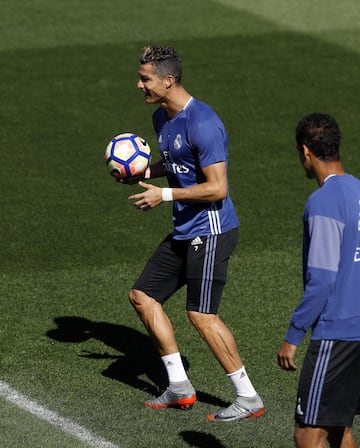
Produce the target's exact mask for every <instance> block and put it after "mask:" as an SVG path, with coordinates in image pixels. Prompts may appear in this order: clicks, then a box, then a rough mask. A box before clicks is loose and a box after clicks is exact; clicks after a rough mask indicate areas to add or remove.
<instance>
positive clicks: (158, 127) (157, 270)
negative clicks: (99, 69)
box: [119, 46, 264, 422]
mask: <svg viewBox="0 0 360 448" xmlns="http://www.w3.org/2000/svg"><path fill="white" fill-rule="evenodd" d="M138 75H139V81H138V84H137V87H138V88H139V89H140V90H141V92H142V93H143V95H144V99H145V102H146V103H147V104H157V105H159V107H158V108H157V109H156V110H155V112H154V114H153V125H154V129H155V132H156V135H157V139H158V143H159V147H160V153H161V160H160V161H159V162H157V163H155V164H153V165H151V166H150V168H149V169H148V170H147V171H146V173H145V176H144V179H150V178H155V177H160V176H166V177H167V180H168V184H169V188H160V187H158V186H155V185H153V184H151V183H147V182H142V181H139V183H138V185H140V187H142V188H143V191H142V192H141V193H137V194H133V195H132V196H130V197H129V199H130V200H132V201H134V202H133V205H134V206H135V207H136V208H138V209H140V210H150V209H153V208H155V207H157V206H158V205H160V204H161V203H162V202H164V201H165V202H166V201H172V203H173V225H174V229H173V232H172V233H171V234H170V235H168V236H167V237H166V238H165V239H164V240H163V241H162V243H161V244H160V245H159V247H158V248H157V249H156V251H155V252H154V254H153V255H152V257H151V258H150V260H149V261H148V262H147V264H146V266H145V268H144V270H143V272H142V274H141V275H140V277H139V278H138V280H137V281H136V282H135V284H134V286H133V288H132V289H131V290H130V293H129V299H130V302H131V304H132V305H133V307H134V308H135V310H136V312H137V313H138V315H139V317H140V319H141V320H142V322H143V323H144V325H145V327H146V329H147V331H148V333H149V335H150V336H151V338H152V340H153V342H154V344H155V346H156V347H157V350H158V352H159V354H160V356H161V358H162V360H163V363H164V366H165V368H166V371H167V374H168V378H169V387H168V388H167V389H166V391H165V392H164V393H163V394H162V395H160V396H159V397H157V398H155V399H152V400H148V401H146V402H145V405H146V406H148V407H150V408H153V409H161V408H168V407H174V406H175V407H180V408H191V407H192V405H193V404H194V403H195V402H196V392H195V390H194V388H193V386H192V384H191V382H190V380H189V378H188V376H187V372H186V371H185V368H184V365H183V363H182V359H181V356H180V353H179V348H178V345H177V342H176V340H175V336H174V331H173V328H172V324H171V322H170V320H169V318H168V316H167V314H166V313H165V311H164V309H163V305H164V303H165V302H166V300H167V299H168V298H169V297H170V296H171V295H172V294H173V293H175V291H177V290H178V289H179V288H181V287H182V286H184V285H186V287H187V300H186V310H187V316H188V318H189V320H190V322H191V323H192V324H193V325H194V327H195V328H196V330H197V331H198V332H199V334H200V336H201V337H202V338H203V339H204V340H205V342H206V343H207V345H208V346H209V348H210V350H211V351H212V352H213V354H214V356H215V357H216V359H217V360H218V362H219V363H220V365H221V366H222V367H223V369H224V370H225V372H226V374H227V375H228V377H229V378H230V380H231V381H232V383H233V385H234V388H235V391H236V395H237V398H236V399H235V401H234V403H233V404H231V405H230V406H229V407H227V408H225V409H220V410H219V411H217V412H214V413H213V414H210V415H209V416H208V419H209V420H211V421H215V422H218V421H219V422H220V421H221V422H223V421H225V422H229V421H234V420H240V419H244V418H249V417H257V416H260V415H262V414H263V412H264V410H263V403H262V400H261V399H260V397H259V395H258V394H257V393H256V390H255V389H254V387H253V385H252V383H251V381H250V379H249V377H248V375H247V373H246V370H245V367H244V365H243V364H242V361H241V359H240V356H239V353H238V351H237V347H236V343H235V340H234V337H233V335H232V333H231V332H230V330H229V329H228V328H227V327H226V325H225V324H224V323H223V322H222V320H221V319H220V317H219V316H218V314H217V313H218V308H219V305H220V299H221V295H222V292H223V288H224V286H225V283H226V274H227V267H228V262H229V257H230V255H231V253H232V252H233V250H234V247H235V245H236V242H237V238H238V227H239V221H238V218H237V216H236V213H235V210H234V206H233V203H232V201H231V199H230V196H229V191H228V180H227V163H228V148H227V146H228V136H227V132H226V130H225V127H224V125H223V123H222V122H221V120H220V119H219V117H218V116H217V115H216V113H215V112H214V111H213V110H212V109H211V108H210V107H209V106H208V105H206V104H204V103H202V102H200V101H198V100H197V99H195V98H194V97H192V96H191V95H190V94H189V93H188V92H187V91H186V90H185V89H184V87H183V86H182V84H181V75H182V66H181V61H180V58H179V55H178V54H177V52H176V51H175V50H174V49H173V48H171V47H162V46H151V47H145V48H144V49H143V53H142V55H141V57H140V64H139V70H138ZM136 180H138V179H136ZM119 181H121V180H119ZM123 182H125V183H133V179H129V180H125V181H123Z"/></svg>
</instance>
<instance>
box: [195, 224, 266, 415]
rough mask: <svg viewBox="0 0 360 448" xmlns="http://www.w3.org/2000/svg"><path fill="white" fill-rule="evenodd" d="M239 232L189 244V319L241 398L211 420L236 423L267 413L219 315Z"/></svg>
mask: <svg viewBox="0 0 360 448" xmlns="http://www.w3.org/2000/svg"><path fill="white" fill-rule="evenodd" d="M236 240H237V231H236V230H235V231H231V232H228V233H227V234H223V235H213V236H209V237H207V238H205V237H202V238H201V243H200V240H199V238H196V239H194V240H193V242H196V243H200V244H196V245H195V244H193V243H192V242H191V243H190V245H189V250H188V265H187V273H188V274H187V277H188V278H187V282H188V283H187V284H188V303H187V310H188V317H189V320H190V321H191V323H192V324H193V325H194V327H195V328H196V330H197V331H198V332H199V334H200V335H201V337H202V338H203V339H204V340H205V342H206V343H207V344H208V346H209V348H210V349H211V351H212V352H213V354H214V355H215V357H216V359H217V360H218V362H219V363H220V365H221V366H222V367H223V369H224V370H225V372H226V373H227V375H228V377H229V378H230V380H231V381H232V383H233V385H234V388H235V391H236V394H237V399H236V400H235V402H234V403H233V404H232V405H231V406H229V407H228V408H226V409H221V410H219V411H218V412H215V413H213V414H211V415H209V417H208V418H209V420H211V421H233V420H239V419H243V418H248V417H255V416H260V415H262V414H263V412H264V411H263V403H262V401H261V399H260V397H259V396H258V395H257V393H256V390H255V389H254V387H253V385H252V383H251V381H250V379H249V377H248V375H247V373H246V370H245V367H244V366H243V364H242V361H241V358H240V355H239V352H238V350H237V347H236V342H235V339H234V337H233V335H232V333H231V332H230V330H229V329H228V327H227V326H226V325H225V324H224V322H223V321H222V320H221V319H220V318H219V316H218V315H217V311H218V307H219V304H220V299H221V295H222V291H223V288H224V285H225V282H226V274H227V266H228V261H229V257H230V255H231V253H232V251H233V249H234V247H235V244H236Z"/></svg>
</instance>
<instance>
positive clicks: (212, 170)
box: [129, 161, 228, 210]
mask: <svg viewBox="0 0 360 448" xmlns="http://www.w3.org/2000/svg"><path fill="white" fill-rule="evenodd" d="M202 171H203V174H204V176H205V182H203V183H201V184H196V185H192V186H190V187H186V188H171V195H172V200H173V201H183V202H214V201H220V200H222V199H225V198H226V196H227V193H228V182H227V169H226V162H225V161H224V162H218V163H214V164H211V165H209V166H207V167H205V168H203V169H202ZM139 185H140V186H141V187H143V188H145V191H143V192H142V193H138V194H134V195H131V196H130V197H129V200H133V201H135V202H134V204H133V205H134V207H136V208H139V209H142V210H148V209H151V208H154V207H157V206H158V205H160V204H161V203H162V202H163V200H164V199H163V188H160V187H157V186H155V185H152V184H149V183H145V182H139Z"/></svg>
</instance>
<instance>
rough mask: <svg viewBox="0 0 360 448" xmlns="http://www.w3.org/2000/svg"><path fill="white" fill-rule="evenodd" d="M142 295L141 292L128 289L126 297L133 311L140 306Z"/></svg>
mask: <svg viewBox="0 0 360 448" xmlns="http://www.w3.org/2000/svg"><path fill="white" fill-rule="evenodd" d="M142 295H143V293H141V291H138V290H137V289H130V291H129V295H128V297H129V302H130V303H131V305H132V306H133V307H134V308H135V309H138V308H140V307H141V306H142V304H143V300H142Z"/></svg>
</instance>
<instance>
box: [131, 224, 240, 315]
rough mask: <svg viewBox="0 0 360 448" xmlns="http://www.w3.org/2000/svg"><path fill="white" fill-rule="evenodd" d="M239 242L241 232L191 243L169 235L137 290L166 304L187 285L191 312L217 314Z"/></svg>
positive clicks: (231, 232) (232, 232)
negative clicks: (230, 264) (232, 256)
mask: <svg viewBox="0 0 360 448" xmlns="http://www.w3.org/2000/svg"><path fill="white" fill-rule="evenodd" d="M237 239H238V229H237V228H236V229H233V230H230V231H229V232H226V233H224V234H221V235H209V236H197V237H195V238H192V239H191V240H175V239H174V238H173V237H172V235H168V236H167V237H166V238H165V240H164V241H163V242H162V243H160V245H159V247H158V248H157V249H156V251H155V252H154V253H153V255H152V256H151V258H150V259H149V261H148V262H147V264H146V265H145V268H144V270H143V272H142V274H141V275H140V277H139V278H138V280H137V281H136V282H135V284H134V286H133V289H137V290H140V291H143V292H145V293H146V294H147V295H148V296H150V297H152V298H154V299H155V300H156V301H157V302H159V303H161V304H164V303H165V301H166V300H167V299H168V298H169V297H170V296H171V295H172V294H173V293H174V292H175V291H177V290H178V289H179V288H181V287H182V286H184V285H186V286H187V301H186V309H187V311H198V312H200V313H208V314H216V313H217V311H218V309H219V305H220V299H221V295H222V292H223V289H224V286H225V283H226V278H227V268H228V262H229V258H230V255H231V254H232V252H233V250H234V248H235V246H236V243H237Z"/></svg>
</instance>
